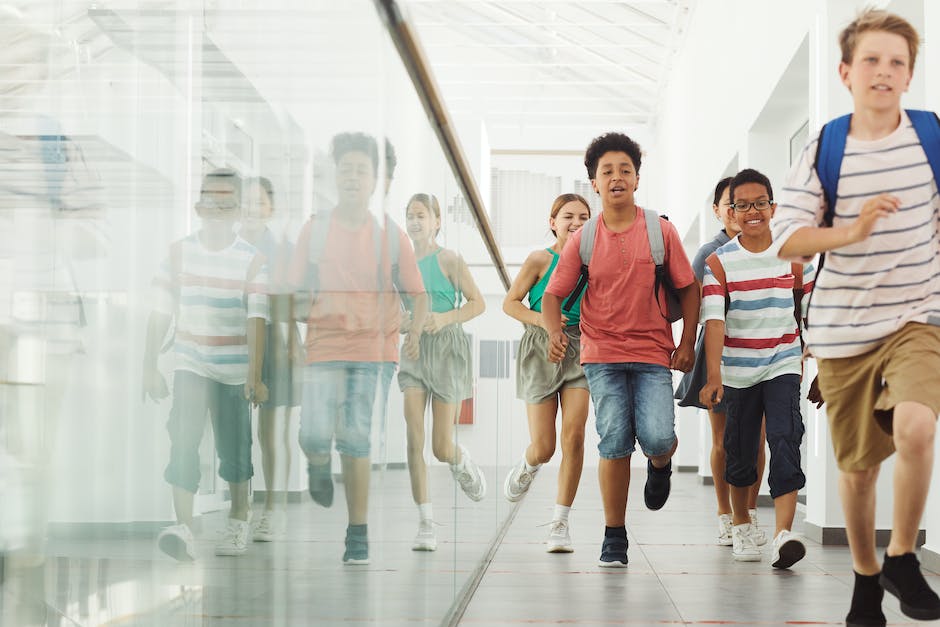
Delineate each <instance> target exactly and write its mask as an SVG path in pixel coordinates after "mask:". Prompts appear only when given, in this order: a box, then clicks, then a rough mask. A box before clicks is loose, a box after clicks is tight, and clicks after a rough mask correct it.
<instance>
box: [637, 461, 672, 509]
mask: <svg viewBox="0 0 940 627" xmlns="http://www.w3.org/2000/svg"><path fill="white" fill-rule="evenodd" d="M671 476H672V460H671V459H670V460H669V463H668V464H666V465H665V467H663V468H657V467H655V466H653V462H651V461H650V460H649V459H647V460H646V487H644V488H643V501H644V502H646V507H647V509H652V510H657V509H662V507H663V505H665V504H666V501H667V500H668V499H669V488H670V486H671V484H672V480H671V479H670V478H669V477H671Z"/></svg>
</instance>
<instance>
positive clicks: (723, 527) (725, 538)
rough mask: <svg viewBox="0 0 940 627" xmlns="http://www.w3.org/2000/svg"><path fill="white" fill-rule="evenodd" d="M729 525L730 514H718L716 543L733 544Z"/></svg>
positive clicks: (721, 544)
mask: <svg viewBox="0 0 940 627" xmlns="http://www.w3.org/2000/svg"><path fill="white" fill-rule="evenodd" d="M731 527H732V525H731V514H718V544H719V545H720V546H731V545H732V544H733V542H732V540H731ZM765 541H766V540H765Z"/></svg>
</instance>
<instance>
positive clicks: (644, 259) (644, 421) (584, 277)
mask: <svg viewBox="0 0 940 627" xmlns="http://www.w3.org/2000/svg"><path fill="white" fill-rule="evenodd" d="M640 157H641V153H640V147H639V145H637V143H636V142H634V141H633V140H632V139H630V138H629V137H627V136H626V135H623V134H620V133H607V134H606V135H602V136H600V137H597V138H596V139H594V141H592V142H591V144H590V145H589V146H588V148H587V151H586V152H585V156H584V165H585V166H586V168H587V173H588V178H590V179H591V185H592V186H593V187H594V191H596V192H597V193H598V194H599V195H600V197H601V206H602V207H603V213H601V214H600V215H598V216H595V217H593V218H591V219H590V220H588V221H587V223H585V225H584V226H583V227H581V229H580V230H578V231H576V232H575V233H572V234H571V236H570V238H569V240H568V243H567V244H566V245H565V247H564V249H563V250H562V252H561V256H560V258H559V260H558V264H557V265H556V267H555V272H554V273H553V274H552V277H551V279H550V280H549V283H548V286H547V287H546V289H545V293H544V296H543V297H542V318H543V320H544V322H545V328H546V330H547V331H548V336H549V346H548V353H549V354H548V357H549V360H550V361H553V362H556V363H557V362H560V361H561V360H562V359H563V358H564V356H565V353H566V351H567V345H568V336H567V335H566V334H565V332H564V329H563V327H562V324H561V304H562V301H563V300H565V299H568V298H574V299H577V296H578V295H580V290H582V289H583V290H584V293H583V298H582V301H581V322H580V325H581V364H582V366H584V373H585V375H586V376H587V380H588V387H589V388H590V392H591V398H592V399H593V401H594V412H595V415H596V418H597V421H596V422H597V433H598V435H599V436H600V443H599V444H598V450H599V452H600V457H601V459H600V464H599V467H598V478H599V480H600V486H601V496H602V498H603V501H604V519H605V524H606V529H605V532H604V543H603V545H602V548H601V557H600V561H599V563H598V564H599V565H600V566H601V567H604V568H623V567H625V566H626V565H627V547H628V545H629V543H628V541H627V532H626V527H625V520H626V508H627V492H628V489H629V485H630V457H631V455H632V453H633V451H634V450H635V443H636V442H637V441H639V443H640V447H641V449H642V451H643V453H644V455H646V457H647V458H648V459H647V480H646V486H645V489H644V494H643V496H644V500H645V502H646V506H647V507H648V508H649V509H652V510H658V509H660V508H662V507H663V505H665V504H666V500H667V499H668V498H669V489H670V476H671V474H672V462H671V459H672V455H673V453H675V450H676V445H677V444H678V440H677V439H676V433H675V406H674V403H673V399H672V374H671V373H670V368H672V369H675V370H681V371H683V372H687V371H689V370H690V369H691V368H692V364H693V362H694V360H695V353H694V348H693V345H694V344H695V331H696V327H697V325H698V307H699V290H698V284H697V283H696V281H695V275H694V274H692V266H691V265H690V264H689V260H688V258H687V257H686V255H685V251H684V250H683V248H682V241H681V240H680V239H679V234H678V232H677V231H676V229H675V227H674V226H672V224H670V223H669V221H668V220H665V219H663V218H660V217H659V216H658V215H656V213H654V212H652V211H649V210H644V209H642V208H640V207H639V206H637V204H636V202H635V199H634V192H635V191H636V188H637V186H638V184H639V171H640ZM680 310H681V311H680ZM680 317H681V318H682V320H683V329H682V339H681V341H680V342H679V346H678V348H677V347H676V346H675V344H674V342H673V335H672V326H671V322H674V321H676V320H678V319H679V318H680Z"/></svg>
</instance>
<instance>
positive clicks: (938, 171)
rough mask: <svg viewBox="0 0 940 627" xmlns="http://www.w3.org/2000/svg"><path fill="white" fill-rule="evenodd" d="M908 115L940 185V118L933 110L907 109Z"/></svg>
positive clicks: (939, 185) (935, 179)
mask: <svg viewBox="0 0 940 627" xmlns="http://www.w3.org/2000/svg"><path fill="white" fill-rule="evenodd" d="M906 111H907V117H909V118H910V119H911V124H913V125H914V131H916V132H917V139H919V140H920V145H921V147H922V148H923V149H924V153H925V154H926V155H927V162H928V163H929V164H930V169H931V171H932V172H933V178H934V181H937V185H938V187H940V118H937V114H936V113H934V112H933V111H920V110H918V109H907V110H906Z"/></svg>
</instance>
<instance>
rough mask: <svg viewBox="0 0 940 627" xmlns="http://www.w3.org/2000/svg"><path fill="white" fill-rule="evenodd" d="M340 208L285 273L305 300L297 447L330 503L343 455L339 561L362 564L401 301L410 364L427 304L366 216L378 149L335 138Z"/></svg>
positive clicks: (402, 241)
mask: <svg viewBox="0 0 940 627" xmlns="http://www.w3.org/2000/svg"><path fill="white" fill-rule="evenodd" d="M331 154H332V157H333V160H334V163H335V165H336V191H337V202H336V206H335V207H334V208H333V209H332V210H331V211H327V212H325V213H319V214H317V215H315V216H314V217H312V218H310V220H308V222H307V224H305V225H304V227H303V229H302V230H301V232H300V236H299V238H298V241H297V247H296V249H295V251H294V256H293V259H292V260H291V266H290V281H291V283H292V284H293V285H295V286H296V287H297V290H298V296H299V298H298V300H300V301H301V302H303V300H305V299H303V298H302V297H303V296H308V297H309V302H310V306H309V312H308V314H307V316H306V324H307V336H306V349H307V355H306V363H307V365H306V367H305V371H304V384H303V385H304V390H303V404H302V407H301V426H300V445H301V448H302V449H303V451H304V453H305V454H306V456H307V461H308V467H307V473H308V478H309V482H310V483H309V491H310V496H311V497H313V500H314V501H315V502H316V503H318V504H320V505H322V506H324V507H330V506H331V505H332V504H333V479H332V468H331V460H332V457H331V449H332V446H333V440H334V438H335V441H336V450H337V451H338V452H339V454H340V460H341V464H342V475H343V486H344V488H345V491H346V508H347V514H348V526H347V528H346V537H345V551H344V553H343V563H345V564H368V563H369V539H368V508H369V475H370V470H371V468H370V453H371V436H372V429H373V425H374V424H375V423H379V424H378V425H377V426H379V427H380V431H381V430H382V429H381V423H384V421H385V416H386V413H385V412H386V405H387V399H388V387H389V384H390V382H391V378H392V373H393V372H394V370H395V363H396V362H397V361H398V329H399V327H400V326H401V297H400V295H399V294H408V295H410V296H411V297H412V298H413V299H414V302H415V309H414V321H415V323H416V324H415V325H414V328H413V329H412V330H410V331H409V333H408V334H407V335H406V339H405V345H404V348H403V350H404V352H405V354H407V355H411V356H416V355H417V350H418V342H419V340H420V337H421V332H422V325H423V324H424V317H425V312H426V310H427V296H426V294H425V293H424V285H423V284H422V283H421V274H420V272H419V271H418V266H417V263H416V262H415V257H414V251H413V250H412V248H411V246H410V245H409V244H408V240H407V238H406V237H405V234H404V233H403V232H402V231H401V229H400V228H398V226H396V225H395V224H394V223H393V222H392V221H391V220H390V219H388V218H387V217H385V218H383V219H382V220H378V219H376V218H375V216H373V215H372V213H370V211H369V202H370V199H371V198H372V194H373V193H374V192H375V189H376V180H377V178H378V170H379V153H378V145H377V143H376V140H375V138H374V137H372V136H370V135H367V134H365V133H342V134H339V135H336V136H335V137H333V140H332V146H331Z"/></svg>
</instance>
